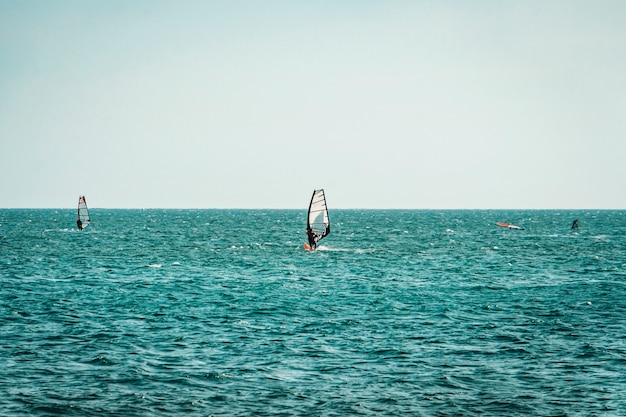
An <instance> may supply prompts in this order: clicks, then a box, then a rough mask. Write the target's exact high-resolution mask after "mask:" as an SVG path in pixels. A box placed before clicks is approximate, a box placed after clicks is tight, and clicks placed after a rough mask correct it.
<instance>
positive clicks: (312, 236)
mask: <svg viewBox="0 0 626 417" xmlns="http://www.w3.org/2000/svg"><path fill="white" fill-rule="evenodd" d="M306 230H307V235H308V238H309V247H310V249H315V247H316V246H317V242H319V241H320V240H322V239H323V238H324V237H325V236H327V235H328V234H329V233H330V219H329V217H328V208H327V207H326V196H325V195H324V190H314V191H313V195H312V196H311V203H310V204H309V212H308V214H307V224H306Z"/></svg>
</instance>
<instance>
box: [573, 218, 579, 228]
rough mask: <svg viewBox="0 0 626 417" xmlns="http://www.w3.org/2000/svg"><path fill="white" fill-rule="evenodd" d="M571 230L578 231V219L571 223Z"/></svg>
mask: <svg viewBox="0 0 626 417" xmlns="http://www.w3.org/2000/svg"><path fill="white" fill-rule="evenodd" d="M572 229H578V219H576V220H574V223H572Z"/></svg>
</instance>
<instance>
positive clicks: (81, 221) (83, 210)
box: [76, 195, 91, 230]
mask: <svg viewBox="0 0 626 417" xmlns="http://www.w3.org/2000/svg"><path fill="white" fill-rule="evenodd" d="M89 223H91V219H90V218H89V209H88V208H87V201H86V200H85V196H84V195H81V196H80V197H78V219H77V220H76V226H78V230H83V229H84V228H85V227H87V226H89Z"/></svg>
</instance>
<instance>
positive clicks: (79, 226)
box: [76, 217, 83, 230]
mask: <svg viewBox="0 0 626 417" xmlns="http://www.w3.org/2000/svg"><path fill="white" fill-rule="evenodd" d="M76 226H78V230H83V222H81V221H80V217H79V218H78V219H77V220H76Z"/></svg>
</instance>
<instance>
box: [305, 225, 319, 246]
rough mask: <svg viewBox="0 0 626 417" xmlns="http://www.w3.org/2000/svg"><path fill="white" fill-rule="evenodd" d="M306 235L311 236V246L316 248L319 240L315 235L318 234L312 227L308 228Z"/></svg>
mask: <svg viewBox="0 0 626 417" xmlns="http://www.w3.org/2000/svg"><path fill="white" fill-rule="evenodd" d="M306 235H307V237H308V238H309V246H310V247H311V249H312V250H315V248H316V247H317V241H316V240H315V237H316V236H317V235H316V234H315V232H313V230H311V229H310V228H309V229H306Z"/></svg>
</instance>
